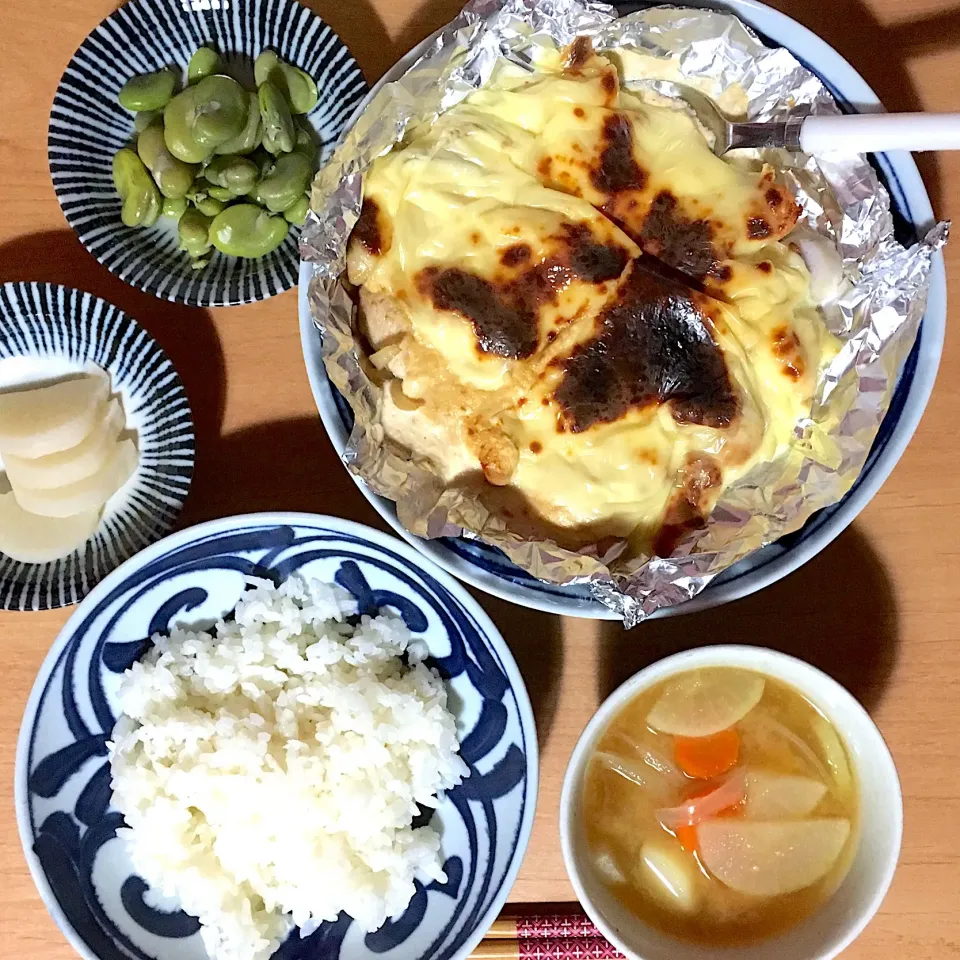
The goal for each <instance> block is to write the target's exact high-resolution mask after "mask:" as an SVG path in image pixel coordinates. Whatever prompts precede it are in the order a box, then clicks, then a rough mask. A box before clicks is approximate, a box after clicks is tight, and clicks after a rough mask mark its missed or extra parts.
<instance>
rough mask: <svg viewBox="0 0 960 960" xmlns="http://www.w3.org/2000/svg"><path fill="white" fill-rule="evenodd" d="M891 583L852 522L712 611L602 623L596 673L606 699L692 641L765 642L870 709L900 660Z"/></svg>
mask: <svg viewBox="0 0 960 960" xmlns="http://www.w3.org/2000/svg"><path fill="white" fill-rule="evenodd" d="M897 621H898V618H897V609H896V599H895V597H894V594H893V586H892V584H891V582H890V578H889V576H888V574H887V571H886V569H885V568H884V566H883V563H882V562H881V560H880V558H879V557H878V556H877V555H876V553H875V552H874V550H873V548H872V547H871V545H870V542H869V541H868V540H867V539H866V537H865V536H864V535H863V534H862V533H861V532H860V531H859V530H858V529H857V528H856V527H851V528H849V529H848V530H847V531H846V532H845V533H843V534H842V535H841V536H840V537H839V538H838V539H837V540H835V541H834V542H833V543H832V544H831V545H830V546H829V547H827V549H826V550H824V551H823V553H821V554H819V555H818V556H816V557H814V559H813V560H811V561H810V562H809V563H807V564H805V565H804V566H802V567H801V568H800V569H799V570H797V571H796V572H795V573H793V574H791V575H790V576H789V577H786V578H785V579H783V580H781V581H779V582H778V583H775V584H773V585H772V586H769V587H767V588H766V589H765V590H760V591H758V592H757V593H754V594H752V595H751V596H749V597H745V598H744V599H743V600H738V601H736V602H735V603H728V604H726V605H725V606H722V607H717V608H715V609H713V610H705V611H702V612H700V613H691V614H688V615H685V616H683V615H681V616H675V617H670V618H667V619H664V620H652V621H650V622H648V623H643V624H641V625H640V626H639V627H636V628H635V629H633V630H631V631H629V632H626V631H624V630H623V629H621V628H619V627H617V626H616V625H614V624H612V623H606V624H604V629H603V633H602V638H601V648H600V669H599V675H598V683H599V696H600V699H603V698H605V697H606V696H607V695H608V694H609V693H611V692H612V691H613V690H614V689H615V688H616V687H618V686H619V685H620V684H621V683H623V681H624V680H626V679H627V678H628V677H630V676H632V675H633V674H634V673H636V672H637V671H638V670H640V669H642V668H643V667H645V666H647V665H648V664H650V663H653V662H654V661H656V660H660V659H661V658H663V657H666V656H669V655H670V654H673V653H678V652H679V651H681V650H689V649H691V648H693V647H700V646H709V645H713V644H719V643H744V644H749V645H753V646H761V647H771V648H772V649H774V650H781V651H783V652H784V653H789V654H792V655H793V656H795V657H798V658H800V659H801V660H806V661H808V662H809V663H812V664H813V665H814V666H817V667H819V668H820V669H821V670H823V671H824V672H825V673H828V674H830V676H832V677H833V678H834V679H836V680H838V681H839V682H840V683H842V684H843V686H845V687H846V688H847V689H848V690H849V691H850V692H851V693H852V694H853V695H854V696H855V697H856V698H857V699H858V700H859V701H860V702H861V703H862V704H863V705H864V706H865V707H866V708H867V709H868V710H869V709H872V708H873V707H875V706H876V705H877V703H878V702H879V701H880V699H881V697H882V695H883V691H884V688H885V686H886V683H887V681H888V679H889V677H890V674H891V672H892V670H893V666H894V663H895V661H896V657H897V642H898V622H897Z"/></svg>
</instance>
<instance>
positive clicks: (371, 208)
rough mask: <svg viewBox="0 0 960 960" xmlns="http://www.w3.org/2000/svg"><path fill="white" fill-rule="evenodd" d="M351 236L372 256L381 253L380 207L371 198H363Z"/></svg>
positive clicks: (382, 240)
mask: <svg viewBox="0 0 960 960" xmlns="http://www.w3.org/2000/svg"><path fill="white" fill-rule="evenodd" d="M353 236H354V237H355V238H356V239H357V240H359V241H360V243H362V244H363V245H364V246H365V247H366V248H367V250H369V251H370V253H372V254H373V255H374V256H379V255H380V254H381V253H383V249H384V246H385V243H384V235H383V231H382V229H381V227H380V206H379V204H378V203H377V201H376V200H374V199H372V198H371V197H364V200H363V206H362V207H361V208H360V216H359V218H358V219H357V223H356V226H355V227H354V228H353Z"/></svg>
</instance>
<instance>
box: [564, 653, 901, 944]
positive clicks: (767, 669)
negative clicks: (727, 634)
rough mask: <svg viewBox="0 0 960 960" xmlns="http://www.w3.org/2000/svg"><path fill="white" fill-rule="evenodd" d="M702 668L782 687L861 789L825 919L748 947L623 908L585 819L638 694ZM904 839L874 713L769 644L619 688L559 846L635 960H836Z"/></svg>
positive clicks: (670, 663)
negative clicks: (663, 926) (618, 721)
mask: <svg viewBox="0 0 960 960" xmlns="http://www.w3.org/2000/svg"><path fill="white" fill-rule="evenodd" d="M697 667H744V668H746V669H750V670H756V671H758V672H760V673H762V674H765V675H766V676H768V677H774V678H775V679H778V680H781V681H783V682H785V683H787V684H789V685H790V686H792V687H793V688H794V689H796V690H798V691H799V692H800V693H802V694H803V695H804V696H805V697H807V699H809V700H810V701H811V702H812V703H813V704H815V705H816V706H817V707H818V708H819V709H820V710H821V711H822V712H823V714H824V715H825V716H826V717H827V719H829V720H830V722H831V723H832V724H833V726H834V728H835V729H836V731H837V733H839V734H840V736H841V739H842V740H843V741H844V743H845V744H846V747H847V752H848V754H849V755H850V759H851V762H852V764H853V768H854V770H855V772H856V777H857V781H858V784H859V798H860V832H859V841H858V846H857V851H856V854H855V855H854V859H853V863H852V864H851V866H850V870H849V872H848V873H847V875H846V877H845V879H844V880H843V882H842V883H841V884H840V886H839V888H838V889H837V891H836V892H835V893H834V894H833V896H832V897H830V899H829V900H827V901H826V902H825V903H824V904H823V905H822V906H821V907H820V909H819V910H817V912H816V913H814V914H813V915H812V916H810V917H808V918H807V919H806V920H804V921H802V922H800V923H798V924H797V925H796V926H793V927H790V928H789V929H788V930H786V931H784V932H783V933H781V934H779V935H778V936H775V937H771V938H769V939H767V940H762V941H760V942H758V943H755V944H752V945H750V946H747V947H737V948H736V949H731V948H730V947H707V946H703V945H700V944H693V943H688V942H685V941H682V940H678V939H675V938H673V937H670V936H667V935H666V934H663V933H660V932H659V931H658V930H656V929H654V928H653V927H651V926H649V925H648V924H646V923H644V922H643V921H642V920H640V919H639V918H638V917H636V916H635V915H634V914H633V913H631V912H630V911H629V910H627V908H626V907H624V906H622V905H621V904H620V902H619V901H618V900H617V899H616V897H614V896H613V894H612V893H610V892H609V890H608V889H607V888H606V887H605V886H604V884H603V883H602V882H601V880H600V878H599V877H598V876H597V875H596V872H595V870H594V868H593V865H592V862H591V856H590V852H589V849H588V847H587V843H586V836H585V831H584V823H583V818H582V812H581V794H582V789H583V775H584V772H585V770H586V765H587V762H588V760H589V759H590V756H591V754H592V752H593V747H594V744H595V743H596V742H597V741H598V740H599V738H600V737H601V735H602V734H603V732H604V731H605V730H606V728H607V726H608V724H609V723H610V721H611V720H613V718H614V717H615V716H616V715H617V714H618V713H619V712H620V710H621V709H622V708H623V707H624V706H626V704H627V703H628V702H629V701H631V700H632V699H633V698H634V697H635V696H636V695H637V694H638V693H640V692H641V691H642V690H645V689H647V688H648V687H651V686H653V685H654V684H656V683H658V682H659V681H661V680H663V679H664V678H666V677H669V676H672V675H673V674H677V673H682V672H684V671H686V670H692V669H694V668H697ZM902 833H903V798H902V796H901V793H900V780H899V778H898V777H897V770H896V767H895V766H894V764H893V758H892V757H891V756H890V751H889V750H888V749H887V745H886V744H885V743H884V741H883V737H882V736H881V735H880V731H879V730H877V728H876V725H875V724H874V723H873V721H872V720H871V719H870V717H869V716H868V714H867V712H866V710H864V709H863V707H862V706H861V705H860V704H859V703H858V702H857V701H856V699H854V697H853V696H851V695H850V694H849V693H848V692H847V691H846V690H845V689H844V688H843V687H842V686H840V684H839V683H837V682H836V681H835V680H832V679H831V678H830V677H828V676H827V675H826V674H825V673H823V672H821V671H820V670H817V669H816V668H815V667H812V666H810V665H809V664H807V663H804V662H803V661H801V660H797V659H795V658H794V657H788V656H787V655H786V654H783V653H777V652H776V651H774V650H766V649H763V648H761V647H743V646H717V647H704V648H701V649H698V650H690V651H688V652H685V653H678V654H676V655H675V656H672V657H667V658H666V659H665V660H660V661H658V662H657V663H654V664H651V666H649V667H647V668H646V669H644V670H641V671H640V672H639V673H637V674H635V675H634V676H633V677H631V678H630V679H629V680H628V681H627V682H626V683H624V684H623V685H622V686H620V687H619V688H618V689H617V690H615V691H614V692H613V693H612V694H611V695H610V696H609V697H608V698H607V699H606V700H605V701H604V703H603V704H602V705H601V706H600V709H599V710H597V712H596V714H595V715H594V717H593V719H592V720H591V721H590V723H589V724H587V727H586V729H585V730H584V731H583V733H582V734H581V735H580V739H579V740H578V741H577V745H576V747H575V748H574V751H573V756H572V757H571V758H570V763H569V765H568V767H567V772H566V775H565V777H564V782H563V792H562V794H561V798H560V842H561V846H562V849H563V859H564V862H565V864H566V867H567V872H568V873H569V875H570V879H571V880H572V882H573V886H574V889H575V890H576V892H577V897H578V898H579V899H580V902H581V903H582V904H583V907H584V909H585V910H586V912H587V914H588V915H589V917H590V919H591V920H593V922H594V923H595V924H596V925H597V927H598V928H599V929H600V931H601V932H602V933H603V935H604V936H605V937H606V938H607V939H608V940H609V941H610V942H611V943H613V944H614V946H616V947H617V948H618V949H619V950H620V951H621V952H623V953H624V954H626V955H627V957H630V958H633V960H730V958H731V956H732V955H734V954H735V955H736V958H737V960H829V958H831V957H835V956H836V955H837V954H838V953H840V951H841V950H843V949H844V948H845V947H846V946H848V945H849V944H850V943H851V942H852V941H853V940H854V939H855V938H856V937H857V935H858V934H859V933H860V931H861V930H863V928H864V927H865V926H866V925H867V923H869V922H870V919H871V918H872V917H873V915H874V914H875V913H876V912H877V910H878V909H879V907H880V903H881V902H882V900H883V898H884V895H885V894H886V892H887V889H888V888H889V886H890V881H891V880H892V879H893V872H894V870H895V868H896V865H897V857H898V856H899V853H900V839H901V835H902Z"/></svg>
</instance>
